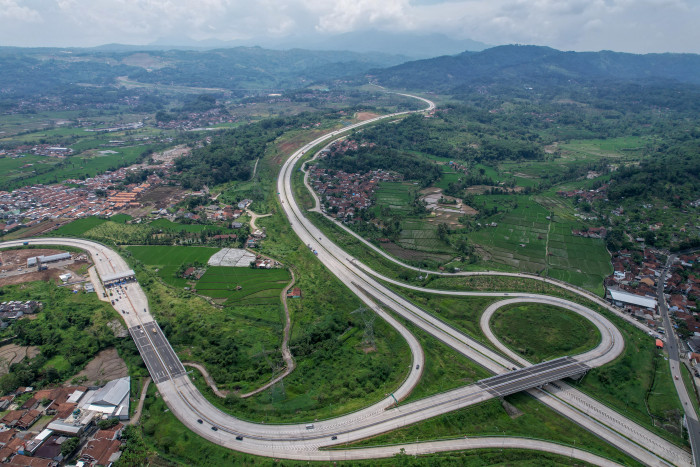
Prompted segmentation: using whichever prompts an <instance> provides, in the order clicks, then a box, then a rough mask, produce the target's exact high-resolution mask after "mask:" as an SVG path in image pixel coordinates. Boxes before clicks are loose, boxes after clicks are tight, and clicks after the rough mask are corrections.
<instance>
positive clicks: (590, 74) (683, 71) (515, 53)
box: [363, 45, 700, 90]
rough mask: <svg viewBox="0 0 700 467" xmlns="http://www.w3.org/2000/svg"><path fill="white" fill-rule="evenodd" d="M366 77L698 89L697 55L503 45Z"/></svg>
mask: <svg viewBox="0 0 700 467" xmlns="http://www.w3.org/2000/svg"><path fill="white" fill-rule="evenodd" d="M371 74H372V75H373V77H374V78H375V79H376V81H377V82H378V83H379V84H381V85H383V86H387V87H391V88H402V89H433V90H445V89H452V88H457V87H459V86H465V85H481V84H496V83H501V84H510V85H523V86H528V85H536V84H539V85H541V84H543V83H548V84H565V83H570V82H577V81H579V82H602V81H624V82H640V83H641V82H650V81H655V82H657V81H663V80H665V81H673V82H679V83H691V84H700V55H696V54H672V53H665V54H646V55H635V54H629V53H620V52H611V51H601V52H562V51H559V50H555V49H552V48H549V47H540V46H519V45H505V46H498V47H493V48H490V49H486V50H483V51H480V52H463V53H460V54H458V55H453V56H444V57H436V58H431V59H427V60H418V61H411V62H406V63H403V64H400V65H396V66H393V67H390V68H385V69H381V70H379V69H378V70H373V71H372V72H371ZM363 79H364V78H363Z"/></svg>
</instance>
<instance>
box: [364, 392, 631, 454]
mask: <svg viewBox="0 0 700 467" xmlns="http://www.w3.org/2000/svg"><path fill="white" fill-rule="evenodd" d="M505 401H506V402H507V403H508V404H509V405H510V406H512V407H514V408H515V411H512V409H511V414H510V415H509V413H508V412H506V409H505V408H504V406H503V404H502V403H501V401H500V400H498V399H491V400H489V401H486V402H484V403H482V404H479V405H476V406H473V407H468V408H465V409H461V410H458V411H455V412H451V413H449V414H445V415H440V416H438V417H435V418H431V419H429V420H424V421H422V422H419V423H416V424H414V425H410V426H407V427H405V428H400V429H398V430H395V431H393V432H390V433H385V434H382V435H379V436H376V437H374V438H369V439H366V440H364V441H360V442H359V443H355V444H354V445H353V446H381V445H386V444H401V443H414V442H417V441H428V440H437V439H451V438H461V437H464V436H522V437H526V438H535V439H543V440H549V441H554V442H556V443H561V444H564V445H568V446H572V447H577V448H580V449H586V450H589V451H591V452H593V453H595V454H598V455H601V456H604V457H608V458H610V459H612V460H614V461H615V462H619V463H621V464H623V465H639V463H637V462H635V461H634V460H633V459H631V458H629V457H628V456H626V455H625V454H623V453H622V452H620V451H618V450H617V449H616V448H614V447H613V446H610V445H609V444H607V443H605V442H604V441H602V440H601V439H599V438H598V437H596V436H595V435H593V434H591V433H589V432H588V431H586V430H584V429H583V428H580V427H579V426H578V425H576V424H574V423H573V422H571V421H569V420H567V419H566V418H564V417H562V416H560V415H558V414H557V413H556V412H554V411H553V410H551V409H549V408H548V407H546V406H543V405H542V404H540V403H539V402H538V401H537V400H535V399H533V398H532V397H530V396H529V395H527V394H524V393H519V394H514V395H512V396H507V397H506V398H505ZM509 409H510V408H509Z"/></svg>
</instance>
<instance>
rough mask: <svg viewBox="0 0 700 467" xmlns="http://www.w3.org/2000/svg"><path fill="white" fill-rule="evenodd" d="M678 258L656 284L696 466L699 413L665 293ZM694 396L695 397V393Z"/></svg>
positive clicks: (672, 258) (699, 450)
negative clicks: (686, 380)
mask: <svg viewBox="0 0 700 467" xmlns="http://www.w3.org/2000/svg"><path fill="white" fill-rule="evenodd" d="M675 260H676V255H671V256H669V257H668V258H667V260H666V266H665V267H664V270H663V272H662V273H661V277H660V278H659V281H658V284H657V286H656V296H657V299H658V303H659V313H661V316H662V317H663V320H664V328H665V329H666V333H667V337H666V351H667V352H668V363H669V365H670V367H671V375H672V376H673V383H674V385H675V387H676V392H677V393H678V397H679V399H680V400H681V402H682V404H683V411H684V412H685V422H686V426H687V428H688V438H689V439H690V445H691V446H692V448H693V462H694V463H695V465H696V466H699V465H700V422H698V415H697V413H696V412H695V408H694V406H693V403H692V401H691V400H690V397H691V396H690V395H689V394H688V390H687V388H686V387H685V384H684V383H683V375H682V374H681V363H680V345H681V343H680V342H679V341H678V337H677V336H676V332H675V331H674V329H675V328H674V327H673V325H672V323H671V317H670V316H669V312H668V306H667V304H666V295H665V294H664V288H665V286H666V276H667V274H668V272H669V269H670V267H671V266H672V265H673V262H674V261H675ZM692 397H695V395H693V396H692Z"/></svg>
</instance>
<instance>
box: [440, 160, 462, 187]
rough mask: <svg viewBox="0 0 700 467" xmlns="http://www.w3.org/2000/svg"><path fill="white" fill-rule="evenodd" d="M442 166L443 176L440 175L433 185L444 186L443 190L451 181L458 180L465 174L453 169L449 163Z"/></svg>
mask: <svg viewBox="0 0 700 467" xmlns="http://www.w3.org/2000/svg"><path fill="white" fill-rule="evenodd" d="M441 168H442V177H440V180H438V181H437V182H435V183H433V185H432V186H434V187H437V188H442V189H443V190H444V189H446V188H447V186H448V185H449V184H450V183H454V182H456V181H457V180H459V179H460V178H461V177H462V176H463V175H464V174H463V173H462V172H456V171H455V170H454V169H452V168H451V167H450V166H449V165H447V164H445V165H442V166H441Z"/></svg>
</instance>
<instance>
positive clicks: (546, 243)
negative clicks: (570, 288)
mask: <svg viewBox="0 0 700 467" xmlns="http://www.w3.org/2000/svg"><path fill="white" fill-rule="evenodd" d="M475 199H476V204H477V208H478V207H480V206H481V204H480V203H482V202H483V205H484V207H489V208H490V207H494V206H496V207H500V209H499V210H502V211H504V212H503V213H497V214H494V215H492V216H490V217H488V218H485V219H483V220H482V221H481V222H482V224H483V225H484V227H482V228H481V229H480V230H477V231H475V232H472V233H471V234H470V235H469V238H470V241H472V242H473V243H474V244H476V245H478V246H479V248H480V249H481V252H480V253H481V256H482V260H484V262H485V263H486V264H488V263H498V264H502V265H507V266H509V267H512V268H514V269H515V270H519V271H524V272H530V273H535V274H543V275H547V276H550V277H553V278H555V279H560V280H563V281H566V282H569V283H571V284H574V285H578V286H580V287H584V288H586V289H588V290H591V291H593V292H596V293H599V294H602V292H603V287H602V283H603V279H604V278H605V277H606V276H608V275H609V274H611V273H612V265H611V264H610V256H609V254H608V252H607V249H606V248H605V243H604V241H603V240H602V239H595V238H584V237H576V236H574V235H572V233H571V231H572V229H580V228H581V227H582V224H581V223H580V222H579V221H575V220H571V219H575V218H573V216H572V215H571V214H568V215H567V214H564V215H563V216H562V215H561V212H562V211H563V212H565V213H566V210H565V209H564V206H563V205H560V206H558V208H559V209H556V210H553V211H549V210H547V209H545V208H544V207H542V205H540V204H538V203H536V202H535V201H534V200H533V199H532V198H530V197H524V196H513V195H490V196H478V197H475ZM548 217H549V219H548ZM493 223H495V224H496V226H495V227H492V226H488V225H493Z"/></svg>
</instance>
